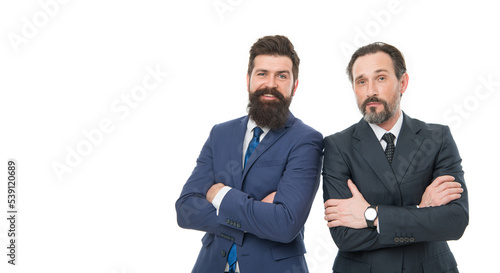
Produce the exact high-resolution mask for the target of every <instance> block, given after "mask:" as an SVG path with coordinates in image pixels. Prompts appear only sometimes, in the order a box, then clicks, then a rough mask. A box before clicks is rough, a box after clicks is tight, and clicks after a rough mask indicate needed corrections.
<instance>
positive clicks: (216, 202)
mask: <svg viewBox="0 0 500 273" xmlns="http://www.w3.org/2000/svg"><path fill="white" fill-rule="evenodd" d="M230 189H232V188H231V187H229V186H224V187H223V188H222V189H220V191H219V192H218V193H217V194H216V195H215V197H214V199H213V200H212V205H214V207H215V209H216V210H217V212H216V213H217V215H219V207H220V204H221V203H222V199H224V196H226V194H227V192H228V191H229V190H230Z"/></svg>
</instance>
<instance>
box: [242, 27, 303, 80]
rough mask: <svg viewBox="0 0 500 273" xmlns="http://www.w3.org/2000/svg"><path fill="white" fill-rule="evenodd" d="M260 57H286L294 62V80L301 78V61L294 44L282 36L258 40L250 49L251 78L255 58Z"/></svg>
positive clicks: (249, 71)
mask: <svg viewBox="0 0 500 273" xmlns="http://www.w3.org/2000/svg"><path fill="white" fill-rule="evenodd" d="M258 55H271V56H285V57H288V58H290V59H291V60H292V74H293V80H294V81H296V80H297V79H298V77H299V64H300V59H299V56H298V55H297V52H295V49H294V48H293V44H292V42H290V40H289V39H288V38H287V37H285V36H282V35H274V36H265V37H262V38H260V39H259V40H257V42H255V43H254V44H253V45H252V47H251V48H250V58H249V61H248V75H249V76H251V74H252V70H253V68H254V67H255V57H257V56H258Z"/></svg>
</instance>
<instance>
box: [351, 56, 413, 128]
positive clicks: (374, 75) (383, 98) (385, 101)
mask: <svg viewBox="0 0 500 273" xmlns="http://www.w3.org/2000/svg"><path fill="white" fill-rule="evenodd" d="M352 72H353V89H354V93H355V94H356V100H357V103H358V107H359V110H360V111H361V113H362V114H363V117H364V119H365V120H366V121H367V122H369V123H375V124H381V123H384V122H386V121H388V120H389V119H390V118H392V117H393V116H394V115H395V114H396V113H398V111H399V109H400V101H401V94H403V93H404V92H405V91H406V86H407V84H408V75H407V74H404V75H403V76H402V77H401V79H400V80H398V78H397V77H396V73H395V71H394V65H393V62H392V59H391V57H390V56H389V55H388V54H387V53H385V52H377V53H374V54H368V55H364V56H361V57H359V58H358V59H357V60H356V61H355V62H354V65H353V67H352Z"/></svg>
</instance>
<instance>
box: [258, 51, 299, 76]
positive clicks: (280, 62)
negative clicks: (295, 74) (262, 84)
mask: <svg viewBox="0 0 500 273" xmlns="http://www.w3.org/2000/svg"><path fill="white" fill-rule="evenodd" d="M292 66H293V64H292V60H291V59H290V58H289V57H286V56H274V55H258V56H257V57H255V59H254V68H253V71H256V70H267V71H288V72H290V73H291V71H292Z"/></svg>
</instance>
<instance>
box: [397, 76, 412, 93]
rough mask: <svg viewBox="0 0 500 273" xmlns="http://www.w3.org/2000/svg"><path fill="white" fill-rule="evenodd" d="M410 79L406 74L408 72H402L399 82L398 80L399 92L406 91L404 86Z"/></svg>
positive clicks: (406, 85)
mask: <svg viewBox="0 0 500 273" xmlns="http://www.w3.org/2000/svg"><path fill="white" fill-rule="evenodd" d="M409 80H410V77H409V76H408V73H404V74H403V76H401V82H400V88H401V90H399V92H400V93H401V94H403V93H404V92H406V88H407V87H408V81H409Z"/></svg>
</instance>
